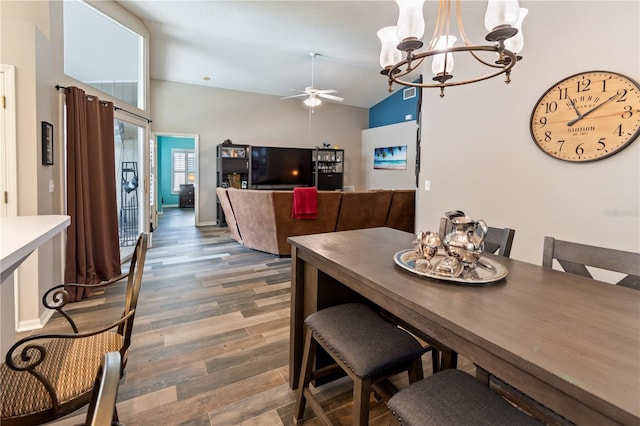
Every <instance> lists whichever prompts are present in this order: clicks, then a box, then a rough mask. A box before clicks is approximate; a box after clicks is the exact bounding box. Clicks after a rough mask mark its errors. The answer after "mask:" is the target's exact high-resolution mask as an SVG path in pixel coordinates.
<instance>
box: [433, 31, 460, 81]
mask: <svg viewBox="0 0 640 426" xmlns="http://www.w3.org/2000/svg"><path fill="white" fill-rule="evenodd" d="M456 40H457V38H456V37H454V36H452V35H449V36H447V35H443V36H440V37H438V41H437V42H436V46H435V48H434V49H433V50H442V49H448V48H449V47H453V45H454V44H455V42H456ZM445 58H446V67H447V68H446V69H445ZM431 71H433V74H434V75H440V74H451V72H452V71H453V53H440V54H439V55H434V56H433V63H432V64H431Z"/></svg>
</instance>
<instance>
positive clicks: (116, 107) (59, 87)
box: [56, 84, 153, 123]
mask: <svg viewBox="0 0 640 426" xmlns="http://www.w3.org/2000/svg"><path fill="white" fill-rule="evenodd" d="M60 89H68V87H65V86H61V85H59V84H56V90H60ZM95 97H96V98H97V96H95ZM113 109H114V110H115V111H124V112H126V113H127V114H131V115H135V116H136V117H138V118H141V119H143V120H145V121H146V122H147V123H153V121H151V120H149V119H148V118H146V117H143V116H141V115H138V114H136V113H135V112H131V111H127V110H126V109H124V108H120V107H118V106H115V105H114V106H113Z"/></svg>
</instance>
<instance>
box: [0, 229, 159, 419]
mask: <svg viewBox="0 0 640 426" xmlns="http://www.w3.org/2000/svg"><path fill="white" fill-rule="evenodd" d="M148 238H149V237H148V235H147V234H145V233H142V234H140V236H139V238H138V241H137V243H136V246H135V249H134V252H133V256H132V258H131V263H130V266H129V271H128V273H126V274H122V275H120V276H118V277H116V278H114V279H112V280H110V281H108V282H103V283H100V284H63V285H59V286H56V287H53V288H51V289H50V290H49V291H47V292H46V293H45V294H44V296H43V297H42V302H43V304H44V306H45V307H47V308H49V309H54V310H56V311H57V312H59V313H60V315H62V316H63V317H64V318H66V319H67V321H68V322H69V325H70V326H71V329H72V330H73V332H72V333H46V334H38V335H33V336H28V337H25V338H23V339H21V340H19V341H18V342H17V343H15V344H14V345H13V346H12V347H11V348H10V349H9V351H8V352H7V355H6V357H5V363H3V364H2V366H0V382H1V383H2V386H1V387H0V404H1V405H0V410H1V414H2V417H1V418H0V423H2V425H3V426H10V425H21V426H26V425H38V424H42V423H46V422H50V421H52V420H55V419H57V418H60V417H63V416H65V415H67V414H69V413H72V412H73V411H75V410H77V409H78V408H80V407H82V406H84V405H86V404H88V403H89V401H90V399H91V393H92V390H93V385H94V381H95V377H96V372H97V371H98V368H99V367H100V364H101V362H102V360H103V356H104V354H106V353H107V352H113V351H117V352H120V356H121V359H122V367H121V371H120V374H121V375H122V372H123V371H124V367H125V365H126V362H127V352H128V349H129V345H130V343H131V332H132V330H133V319H134V316H135V312H136V305H137V303H138V295H139V293H140V286H141V284H142V273H143V270H144V262H145V257H146V252H147V244H148ZM125 277H126V278H127V279H128V281H127V288H126V299H125V306H124V312H123V313H122V316H121V317H120V319H119V320H117V321H115V322H113V323H112V324H109V325H107V326H105V327H101V328H100V329H97V330H92V331H88V332H80V330H79V329H78V327H77V325H76V324H75V322H74V321H73V319H72V318H71V316H70V315H69V314H68V313H67V312H66V311H65V310H64V308H65V306H66V305H67V302H68V301H69V299H70V297H69V293H68V292H67V291H66V290H65V286H67V287H68V286H78V287H84V288H90V289H98V288H102V287H105V286H107V285H109V284H112V283H113V282H115V281H119V280H121V279H123V278H125ZM114 419H115V420H116V421H117V413H116V412H115V411H114Z"/></svg>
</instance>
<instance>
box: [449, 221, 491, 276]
mask: <svg viewBox="0 0 640 426" xmlns="http://www.w3.org/2000/svg"><path fill="white" fill-rule="evenodd" d="M445 217H446V218H447V220H448V221H449V222H450V223H451V227H452V230H451V232H449V233H448V234H447V235H445V236H444V238H443V240H442V244H443V245H444V248H445V251H446V252H447V254H448V255H449V256H452V257H454V258H456V259H457V260H458V261H460V262H462V263H464V264H465V265H468V266H474V265H475V263H476V262H477V261H478V259H479V258H480V255H481V254H482V251H483V250H484V238H485V237H486V235H487V231H488V230H489V228H488V227H487V224H486V223H485V222H484V220H482V219H480V220H473V219H471V218H470V217H468V216H466V215H465V214H464V212H462V211H460V210H454V211H450V212H447V213H445Z"/></svg>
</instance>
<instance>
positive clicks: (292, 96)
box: [280, 93, 308, 99]
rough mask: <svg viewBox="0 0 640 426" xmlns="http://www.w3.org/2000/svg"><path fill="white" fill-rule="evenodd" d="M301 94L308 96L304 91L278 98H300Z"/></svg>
mask: <svg viewBox="0 0 640 426" xmlns="http://www.w3.org/2000/svg"><path fill="white" fill-rule="evenodd" d="M302 96H308V95H307V94H306V93H300V94H297V95H291V96H285V97H284V98H280V99H291V98H300V97H302Z"/></svg>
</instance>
